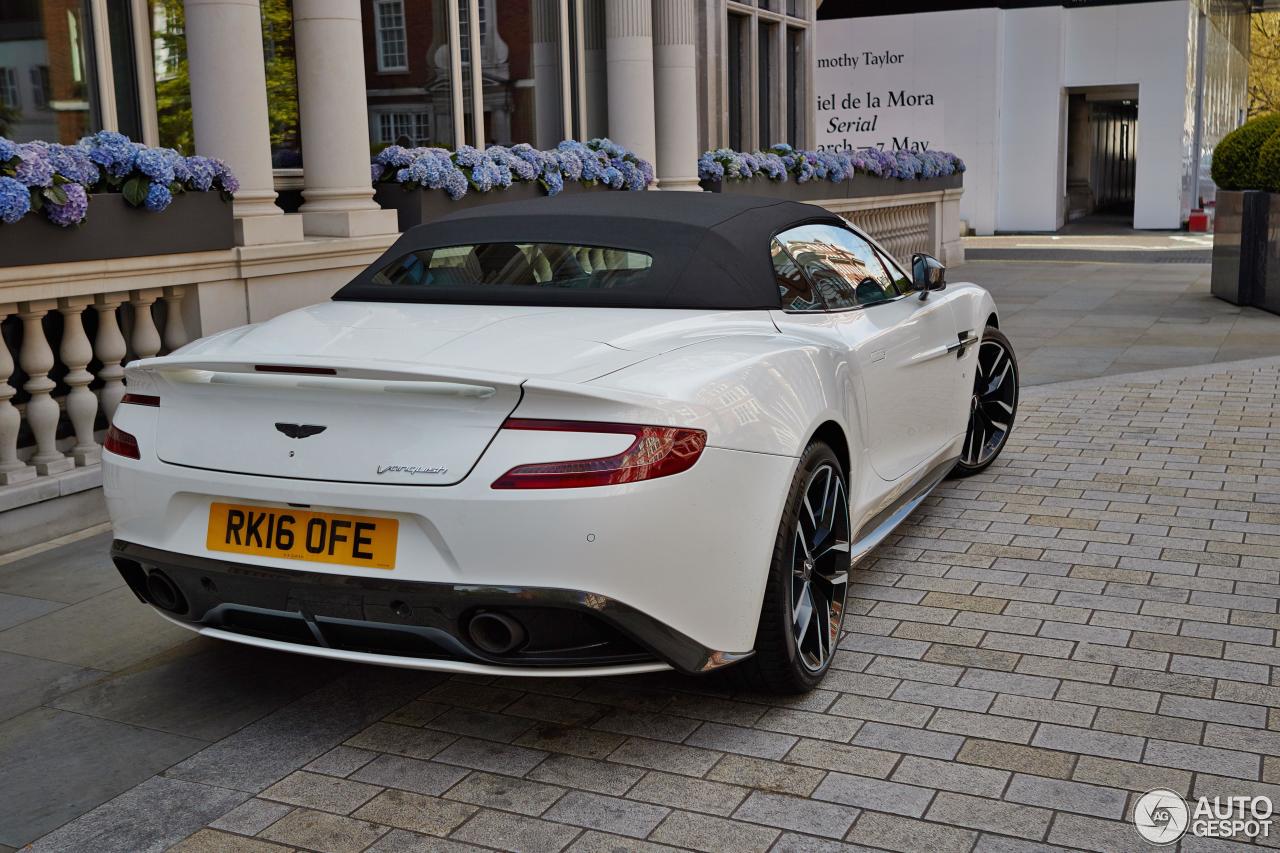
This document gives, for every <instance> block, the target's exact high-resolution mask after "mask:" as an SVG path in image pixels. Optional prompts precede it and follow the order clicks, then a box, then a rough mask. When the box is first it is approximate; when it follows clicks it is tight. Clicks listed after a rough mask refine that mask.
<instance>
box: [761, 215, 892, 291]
mask: <svg viewBox="0 0 1280 853" xmlns="http://www.w3.org/2000/svg"><path fill="white" fill-rule="evenodd" d="M777 239H778V241H779V242H781V243H782V245H783V246H785V247H786V249H787V251H788V253H790V255H791V256H792V257H793V258H795V260H796V263H798V264H799V265H800V267H801V269H803V270H804V272H805V273H806V274H807V275H808V276H809V278H810V279H811V280H812V281H813V284H814V286H815V287H816V288H817V290H818V295H819V296H821V297H822V300H823V301H824V302H825V303H826V305H827V308H828V309H829V310H833V311H837V310H841V309H844V308H854V307H857V306H860V305H874V304H875V303H877V302H884V301H885V300H888V299H893V298H894V297H896V296H897V295H898V291H897V288H896V287H895V286H894V281H893V279H891V278H890V277H889V274H888V273H887V272H885V267H884V264H883V263H882V262H881V261H880V258H879V256H878V255H877V254H876V251H875V249H873V248H871V244H870V243H868V242H867V241H866V240H864V239H862V238H861V237H859V236H858V235H857V234H854V233H853V232H852V231H850V230H848V229H846V228H840V227H838V226H835V225H817V224H815V225H801V226H800V227H798V228H792V229H791V230H789V231H786V232H784V233H782V234H780V235H779V236H778V238H777Z"/></svg>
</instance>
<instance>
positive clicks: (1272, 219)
mask: <svg viewBox="0 0 1280 853" xmlns="http://www.w3.org/2000/svg"><path fill="white" fill-rule="evenodd" d="M1277 115H1280V114H1277ZM1254 182H1255V183H1256V184H1257V186H1258V189H1259V190H1261V192H1258V193H1255V195H1257V196H1260V197H1261V198H1262V199H1264V201H1259V202H1258V203H1257V206H1258V207H1259V208H1265V210H1264V211H1262V212H1265V214H1266V217H1265V224H1264V225H1263V226H1262V228H1261V231H1262V235H1261V236H1262V247H1261V262H1262V266H1263V270H1262V273H1261V275H1260V276H1259V280H1260V281H1261V282H1262V287H1261V292H1260V293H1259V292H1257V291H1258V288H1255V289H1254V291H1255V292H1254V300H1253V304H1254V305H1255V306H1257V307H1258V308H1263V309H1265V310H1267V311H1270V312H1271V313H1272V314H1280V129H1278V130H1276V132H1275V133H1273V134H1271V136H1270V138H1268V139H1267V141H1266V142H1264V143H1263V145H1262V147H1261V148H1260V149H1258V165H1257V166H1256V167H1255V168H1254Z"/></svg>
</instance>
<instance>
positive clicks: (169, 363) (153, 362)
mask: <svg viewBox="0 0 1280 853" xmlns="http://www.w3.org/2000/svg"><path fill="white" fill-rule="evenodd" d="M259 365H271V366H275V367H302V368H315V367H328V368H333V369H334V370H335V371H336V373H335V374H334V376H335V377H337V378H341V379H373V380H384V381H391V382H396V381H399V382H442V383H459V384H469V385H498V386H505V387H519V386H521V385H523V384H524V382H525V380H526V378H527V377H525V376H523V375H521V374H519V373H507V372H503V371H490V370H469V369H467V368H455V367H441V366H432V365H423V366H420V365H416V364H413V363H411V362H396V361H378V362H371V361H367V360H356V359H350V358H333V359H320V358H316V357H314V356H311V357H305V358H298V357H296V356H293V357H290V356H280V355H274V354H272V355H268V354H263V355H262V356H261V357H260V358H252V359H246V358H245V357H244V356H239V357H236V358H200V357H190V358H188V357H183V356H171V355H169V356H159V357H156V358H144V359H139V360H137V361H133V362H130V363H129V364H128V366H127V369H128V370H137V371H149V372H154V373H159V374H164V373H167V372H176V371H183V370H208V371H213V372H217V373H243V374H255V375H258V376H269V375H271V373H270V372H264V371H259V370H257V367H258V366H259ZM278 375H282V376H284V375H293V376H295V377H296V376H297V374H287V373H283V372H282V373H280V374H278ZM317 378H319V377H317Z"/></svg>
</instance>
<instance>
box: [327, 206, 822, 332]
mask: <svg viewBox="0 0 1280 853" xmlns="http://www.w3.org/2000/svg"><path fill="white" fill-rule="evenodd" d="M809 222H831V223H834V224H843V220H842V219H840V218H839V217H838V216H836V215H835V214H832V213H829V212H827V211H826V210H824V209H823V208H820V207H816V206H814V205H809V204H800V203H798V202H792V201H779V200H777V199H769V198H756V197H753V196H744V195H736V194H730V193H707V192H619V191H596V192H585V193H579V194H574V195H566V196H559V197H556V198H537V199H529V200H526V201H514V202H504V203H502V204H490V205H484V206H480V207H475V208H471V209H467V210H461V211H458V212H457V213H452V214H450V215H448V216H446V217H444V218H442V219H438V220H435V221H434V222H430V223H427V224H424V225H419V226H416V227H414V228H411V229H409V230H408V231H406V232H405V233H404V234H403V235H401V237H400V239H399V240H397V241H396V242H395V243H394V244H393V245H392V246H391V248H390V249H388V250H387V251H386V252H385V253H384V254H383V255H382V257H380V258H378V260H376V261H374V262H373V264H372V265H371V266H370V267H369V268H368V269H366V270H365V271H364V272H362V273H360V274H359V275H358V276H356V277H355V278H354V279H353V280H352V281H351V282H350V283H349V284H347V285H346V286H344V287H343V288H342V289H341V290H339V291H338V292H337V293H336V294H335V295H334V297H333V298H334V299H341V300H358V301H388V302H427V303H432V302H435V303H469V304H495V305H564V306H582V307H629V308H701V309H722V310H723V309H750V308H778V307H780V304H781V303H780V300H779V295H778V284H777V281H776V280H775V278H774V274H773V264H772V261H771V259H770V251H769V240H770V238H772V237H773V235H775V234H777V233H778V232H779V231H784V230H786V229H787V228H790V227H792V226H794V225H800V224H804V223H809ZM499 242H520V243H531V242H545V243H569V244H574V245H585V246H602V247H610V248H618V249H629V250H633V251H638V252H644V253H646V254H648V255H650V256H651V257H652V258H653V265H652V267H651V268H650V271H649V274H648V275H647V276H645V278H644V280H643V282H641V283H640V284H637V285H633V286H628V287H624V288H617V289H612V290H610V289H563V290H562V289H559V288H554V287H528V286H525V287H515V286H511V287H504V286H500V285H489V286H484V287H475V286H468V287H415V286H392V285H385V284H377V283H375V282H374V281H373V277H374V275H375V274H377V273H378V272H379V271H380V270H382V269H384V268H385V267H387V266H389V265H390V264H392V263H393V262H395V261H397V260H399V259H401V258H403V257H404V256H405V255H407V254H409V253H411V252H416V251H420V250H423V249H435V248H444V247H446V246H465V245H474V244H480V243H499Z"/></svg>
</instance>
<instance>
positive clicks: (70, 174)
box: [48, 144, 102, 189]
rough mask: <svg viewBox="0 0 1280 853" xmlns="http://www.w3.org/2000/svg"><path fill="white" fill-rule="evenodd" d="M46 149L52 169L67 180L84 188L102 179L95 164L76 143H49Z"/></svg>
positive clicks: (92, 185) (89, 187)
mask: <svg viewBox="0 0 1280 853" xmlns="http://www.w3.org/2000/svg"><path fill="white" fill-rule="evenodd" d="M48 150H49V161H50V162H51V163H53V169H54V171H55V172H57V173H58V174H59V175H61V176H62V177H64V178H66V179H67V180H68V181H71V182H73V183H76V184H79V185H80V186H82V187H84V188H85V189H92V188H93V187H94V186H95V185H96V184H97V183H98V181H99V180H101V179H102V174H101V172H99V170H98V166H97V164H96V163H94V162H93V161H92V160H90V159H89V155H88V153H86V152H85V150H84V149H83V148H80V147H79V146H77V145H58V144H51V145H49V146H48Z"/></svg>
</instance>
